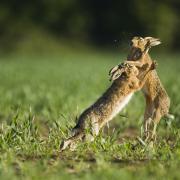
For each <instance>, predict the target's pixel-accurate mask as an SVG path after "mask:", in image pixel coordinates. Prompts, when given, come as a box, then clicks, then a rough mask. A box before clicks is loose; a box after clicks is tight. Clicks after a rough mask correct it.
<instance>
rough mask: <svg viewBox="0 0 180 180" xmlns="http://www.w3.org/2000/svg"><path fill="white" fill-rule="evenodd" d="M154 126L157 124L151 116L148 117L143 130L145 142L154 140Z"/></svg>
mask: <svg viewBox="0 0 180 180" xmlns="http://www.w3.org/2000/svg"><path fill="white" fill-rule="evenodd" d="M156 128H157V124H156V123H154V121H153V120H152V119H151V118H149V120H148V121H146V126H145V131H144V141H145V142H150V141H154V142H155V141H156Z"/></svg>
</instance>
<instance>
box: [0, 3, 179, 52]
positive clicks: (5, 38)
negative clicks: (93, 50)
mask: <svg viewBox="0 0 180 180" xmlns="http://www.w3.org/2000/svg"><path fill="white" fill-rule="evenodd" d="M179 10H180V2H179V0H156V1H155V0H152V1H149V0H130V1H122V0H113V1H112V0H98V1H97V0H86V1H84V0H31V1H29V0H26V1H23V0H11V1H7V0H1V2H0V50H1V52H4V51H6V52H7V51H9V52H11V51H14V50H17V49H18V48H22V47H24V46H30V45H31V46H33V47H35V48H34V49H36V48H39V49H41V50H42V49H43V48H42V46H44V45H45V44H46V43H49V40H50V39H51V40H53V41H55V44H56V43H61V44H63V43H64V41H65V42H66V41H68V42H71V41H73V42H78V43H79V42H82V43H86V44H91V45H96V46H100V47H108V48H110V49H115V48H117V47H126V46H127V43H128V40H129V39H130V38H131V37H132V36H135V35H140V36H154V37H159V38H160V39H161V40H162V42H163V43H164V45H163V46H161V47H163V48H166V50H178V48H179V47H180V33H179V28H180V20H179V18H180V11H179ZM42 39H43V42H44V43H42ZM62 41H63V43H62ZM30 42H31V43H30ZM51 42H52V41H51ZM51 45H52V44H51ZM39 46H40V47H39Z"/></svg>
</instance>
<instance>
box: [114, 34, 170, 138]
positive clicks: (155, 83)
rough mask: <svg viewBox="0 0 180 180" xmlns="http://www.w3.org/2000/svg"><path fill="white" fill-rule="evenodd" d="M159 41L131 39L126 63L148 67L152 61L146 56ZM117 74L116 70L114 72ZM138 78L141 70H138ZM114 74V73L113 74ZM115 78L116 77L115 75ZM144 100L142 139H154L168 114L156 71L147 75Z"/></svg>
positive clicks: (163, 92)
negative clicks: (160, 122) (159, 125)
mask: <svg viewBox="0 0 180 180" xmlns="http://www.w3.org/2000/svg"><path fill="white" fill-rule="evenodd" d="M160 43H161V42H160V40H159V39H156V38H152V37H145V38H142V37H134V38H133V39H132V44H131V49H130V53H129V55H128V57H127V62H128V61H130V62H132V61H134V62H136V61H138V62H139V61H141V62H142V64H143V65H145V66H149V65H150V64H151V63H152V59H151V57H150V56H149V54H148V51H149V49H150V48H151V47H152V46H156V45H158V44H160ZM116 71H117V73H118V71H119V70H118V69H117V70H116ZM139 72H140V73H139V78H140V77H141V75H142V73H141V72H143V70H141V68H139ZM113 73H116V72H113ZM116 76H117V75H116ZM142 91H143V93H144V96H145V99H146V109H145V114H144V137H145V140H151V139H154V138H155V135H156V127H157V124H158V123H159V121H160V119H161V118H162V117H163V116H167V115H168V113H169V107H170V99H169V97H168V95H167V93H166V90H165V89H164V87H163V85H162V83H161V81H160V79H159V77H158V75H157V72H156V70H153V71H151V72H150V73H148V75H147V80H146V82H145V84H144V86H143V88H142Z"/></svg>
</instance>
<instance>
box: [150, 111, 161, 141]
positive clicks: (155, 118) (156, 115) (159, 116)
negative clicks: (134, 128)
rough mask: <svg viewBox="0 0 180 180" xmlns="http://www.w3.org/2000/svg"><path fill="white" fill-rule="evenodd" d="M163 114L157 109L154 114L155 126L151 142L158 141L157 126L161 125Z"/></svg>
mask: <svg viewBox="0 0 180 180" xmlns="http://www.w3.org/2000/svg"><path fill="white" fill-rule="evenodd" d="M161 117H162V114H161V110H160V108H157V109H155V111H154V114H153V119H152V120H153V121H152V122H153V124H152V125H153V126H152V129H151V132H152V134H151V140H156V129H157V125H158V124H159V121H160V120H161Z"/></svg>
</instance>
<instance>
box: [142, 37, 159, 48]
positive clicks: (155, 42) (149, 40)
mask: <svg viewBox="0 0 180 180" xmlns="http://www.w3.org/2000/svg"><path fill="white" fill-rule="evenodd" d="M144 40H145V41H147V44H148V45H149V46H150V47H152V46H157V45H159V44H161V41H160V39H158V38H153V37H145V38H144Z"/></svg>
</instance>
